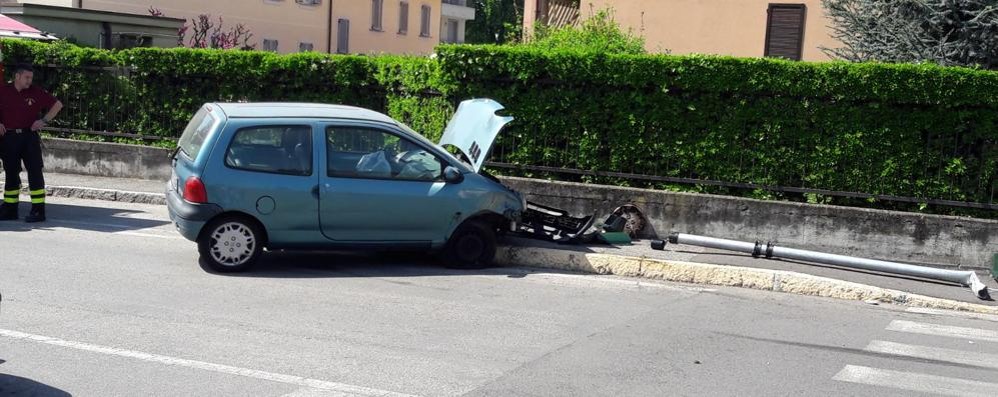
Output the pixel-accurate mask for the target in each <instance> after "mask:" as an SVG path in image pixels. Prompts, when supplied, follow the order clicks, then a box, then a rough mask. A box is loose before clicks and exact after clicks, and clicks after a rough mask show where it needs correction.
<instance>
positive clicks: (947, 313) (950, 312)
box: [905, 307, 998, 322]
mask: <svg viewBox="0 0 998 397" xmlns="http://www.w3.org/2000/svg"><path fill="white" fill-rule="evenodd" d="M905 311H907V312H909V313H919V314H937V315H940V316H950V317H963V318H972V319H975V320H986V321H994V322H998V316H996V315H993V314H981V313H971V312H958V311H956V310H942V309H930V308H927V307H909V308H908V310H905Z"/></svg>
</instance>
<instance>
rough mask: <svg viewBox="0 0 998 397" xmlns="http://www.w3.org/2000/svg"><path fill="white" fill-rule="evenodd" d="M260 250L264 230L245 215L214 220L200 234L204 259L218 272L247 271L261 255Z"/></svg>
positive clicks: (200, 251)
mask: <svg viewBox="0 0 998 397" xmlns="http://www.w3.org/2000/svg"><path fill="white" fill-rule="evenodd" d="M261 252H263V233H262V232H261V230H260V227H259V226H257V224H256V222H253V221H251V220H249V219H248V218H246V217H242V216H223V217H219V218H217V219H215V220H212V221H211V222H209V223H208V224H207V225H205V227H204V230H203V231H202V232H201V236H200V237H198V253H199V254H201V260H203V261H204V263H205V264H207V265H208V267H210V268H211V269H212V270H214V271H216V272H219V273H232V272H241V271H245V270H247V269H249V268H250V267H251V266H253V263H254V262H256V261H257V259H259V258H260V254H261Z"/></svg>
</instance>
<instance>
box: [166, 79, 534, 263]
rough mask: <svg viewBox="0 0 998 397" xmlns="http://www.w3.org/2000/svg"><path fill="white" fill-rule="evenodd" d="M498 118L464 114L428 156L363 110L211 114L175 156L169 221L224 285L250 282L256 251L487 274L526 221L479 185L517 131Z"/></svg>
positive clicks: (488, 184)
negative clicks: (406, 260)
mask: <svg viewBox="0 0 998 397" xmlns="http://www.w3.org/2000/svg"><path fill="white" fill-rule="evenodd" d="M501 109H503V107H502V105H500V104H499V103H497V102H495V101H492V100H489V99H474V100H468V101H464V102H462V103H461V104H460V105H459V107H458V109H457V112H456V113H455V114H454V116H453V118H452V119H451V121H450V122H449V123H448V125H447V128H446V130H445V131H444V133H443V137H442V138H441V141H440V143H439V144H435V143H433V142H430V141H429V140H427V139H425V138H424V137H423V136H422V135H420V134H418V133H416V132H414V131H413V130H412V129H410V128H409V127H407V126H406V125H405V124H403V123H400V122H398V121H396V120H393V119H392V118H390V117H388V116H386V115H384V114H381V113H378V112H375V111H372V110H367V109H362V108H357V107H350V106H340V105H325V104H308V103H208V104H205V105H203V106H202V107H201V108H200V109H199V110H198V111H197V113H196V114H195V115H194V116H193V118H192V119H191V120H190V122H189V124H188V125H187V127H186V128H185V130H184V132H183V134H182V136H181V138H180V140H179V142H178V147H177V150H176V152H175V153H174V154H173V156H172V161H173V163H172V164H173V175H172V177H171V178H170V181H169V182H168V185H167V191H166V199H167V206H168V208H169V214H170V219H171V220H172V221H173V223H174V224H175V225H176V227H177V230H178V231H179V232H180V234H182V235H183V236H184V237H185V238H187V239H189V240H191V241H194V242H197V247H198V252H199V254H200V257H201V260H202V261H203V262H204V263H205V264H206V265H207V266H208V267H210V268H211V269H212V270H214V271H218V272H235V271H242V270H246V269H247V268H249V267H250V266H252V265H253V264H254V262H256V261H257V260H258V259H259V258H260V256H261V254H262V252H263V251H264V250H317V249H337V250H340V249H352V250H355V249H364V250H366V249H371V250H398V249H405V250H428V251H433V252H437V253H439V254H440V255H441V258H442V259H443V260H444V261H445V262H446V263H447V264H448V265H450V266H453V267H464V268H476V267H484V266H488V265H489V264H490V262H491V261H492V259H493V257H494V255H495V252H496V241H497V236H498V235H499V234H500V233H504V232H507V231H517V230H519V229H520V228H521V225H520V222H521V219H522V218H523V213H524V211H525V210H526V208H527V207H528V204H527V202H526V200H525V199H524V197H523V196H522V195H521V194H519V193H517V192H515V191H513V190H511V189H509V188H507V187H506V186H504V185H503V184H501V183H499V181H498V180H497V179H495V178H493V177H490V176H488V175H486V174H484V173H480V172H479V171H481V168H482V165H483V163H484V162H485V157H486V156H487V154H488V152H489V149H490V147H491V146H492V143H493V142H494V141H495V138H496V136H497V135H498V133H499V131H500V130H501V129H502V128H503V126H505V125H506V124H507V123H509V122H510V121H511V120H512V118H511V117H506V116H500V115H497V114H496V112H498V111H499V110H501ZM448 145H449V146H453V147H454V148H456V151H455V152H456V153H458V155H453V154H451V153H450V152H449V151H448V150H446V149H445V147H446V146H448ZM458 157H462V159H459V158H458Z"/></svg>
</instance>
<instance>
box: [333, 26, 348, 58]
mask: <svg viewBox="0 0 998 397" xmlns="http://www.w3.org/2000/svg"><path fill="white" fill-rule="evenodd" d="M336 52H337V53H340V54H346V53H348V52H350V20H348V19H341V20H339V24H338V25H337V29H336Z"/></svg>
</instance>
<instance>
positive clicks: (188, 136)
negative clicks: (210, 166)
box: [177, 107, 215, 160]
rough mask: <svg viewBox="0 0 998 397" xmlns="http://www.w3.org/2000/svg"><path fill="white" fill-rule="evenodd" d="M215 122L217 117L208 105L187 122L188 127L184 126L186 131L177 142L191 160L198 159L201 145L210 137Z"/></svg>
mask: <svg viewBox="0 0 998 397" xmlns="http://www.w3.org/2000/svg"><path fill="white" fill-rule="evenodd" d="M214 124H215V118H214V117H212V115H211V113H210V112H209V111H208V108H207V107H202V108H201V110H198V112H197V113H195V114H194V117H192V118H191V122H189V123H187V128H184V133H183V135H181V136H180V141H179V142H177V146H178V147H180V151H182V152H184V155H185V156H187V157H188V158H190V159H191V160H197V157H198V153H200V152H201V146H202V145H204V140H205V138H207V137H208V133H209V132H210V131H211V126H212V125H214Z"/></svg>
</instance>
